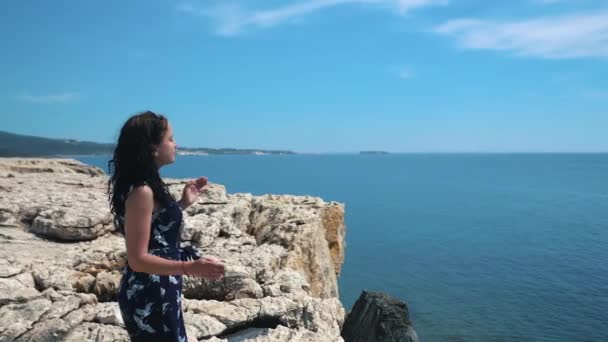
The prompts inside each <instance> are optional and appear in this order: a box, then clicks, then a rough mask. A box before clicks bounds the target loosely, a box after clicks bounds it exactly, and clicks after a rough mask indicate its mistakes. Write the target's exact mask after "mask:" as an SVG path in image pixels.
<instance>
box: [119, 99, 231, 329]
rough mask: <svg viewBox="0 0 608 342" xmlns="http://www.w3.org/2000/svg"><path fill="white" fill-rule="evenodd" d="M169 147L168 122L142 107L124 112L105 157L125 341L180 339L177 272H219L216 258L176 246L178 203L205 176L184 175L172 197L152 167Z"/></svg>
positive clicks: (183, 204)
mask: <svg viewBox="0 0 608 342" xmlns="http://www.w3.org/2000/svg"><path fill="white" fill-rule="evenodd" d="M176 148H177V145H176V144H175V141H174V140H173V128H172V127H171V124H170V123H169V122H168V121H167V119H166V118H165V117H163V116H162V115H157V114H155V113H153V112H150V111H148V112H144V113H141V114H138V115H135V116H133V117H131V118H130V119H129V120H127V122H126V123H125V124H124V126H123V127H122V129H121V131H120V137H119V138H118V144H117V145H116V149H115V150H114V156H113V159H112V160H111V161H110V162H109V164H108V165H109V168H110V173H111V177H110V180H109V182H108V194H109V200H110V208H111V211H112V213H113V214H114V222H115V224H116V226H117V228H118V230H119V231H121V232H122V233H123V234H124V236H125V239H126V246H127V264H126V266H125V268H124V270H123V276H122V278H121V281H120V290H119V293H118V304H119V306H120V311H121V313H122V317H123V320H124V322H125V326H126V328H127V331H128V333H129V336H130V337H131V340H132V341H187V340H188V339H187V337H186V330H185V327H184V319H183V316H182V310H181V293H182V277H181V276H182V275H184V274H186V275H191V276H199V277H204V278H207V279H214V280H217V279H221V278H222V277H223V276H224V265H223V264H222V263H221V262H220V261H219V260H217V259H215V258H211V257H204V258H201V257H200V256H199V255H198V252H197V251H196V250H194V249H192V248H181V247H180V235H181V229H182V210H184V209H186V208H187V207H188V206H190V205H192V204H193V203H194V202H195V201H196V200H197V198H198V196H199V194H200V192H201V190H202V189H203V188H204V187H205V186H206V185H207V179H206V178H205V177H201V178H199V179H197V180H195V181H191V182H189V183H187V184H186V186H185V187H184V190H183V192H182V198H181V199H180V200H179V201H176V200H175V198H174V197H173V196H172V195H171V193H170V192H169V190H168V188H167V185H166V184H165V183H164V182H163V180H162V179H161V177H160V174H159V169H160V168H161V167H163V166H164V165H167V164H171V163H173V162H174V161H175V154H176Z"/></svg>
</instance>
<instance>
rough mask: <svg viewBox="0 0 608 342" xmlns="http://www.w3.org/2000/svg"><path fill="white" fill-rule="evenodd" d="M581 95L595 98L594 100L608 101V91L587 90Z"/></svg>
mask: <svg viewBox="0 0 608 342" xmlns="http://www.w3.org/2000/svg"><path fill="white" fill-rule="evenodd" d="M581 94H582V95H583V96H585V97H588V98H593V99H600V100H605V99H608V89H592V90H585V91H583V92H582V93H581Z"/></svg>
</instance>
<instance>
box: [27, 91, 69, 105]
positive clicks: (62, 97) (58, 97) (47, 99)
mask: <svg viewBox="0 0 608 342" xmlns="http://www.w3.org/2000/svg"><path fill="white" fill-rule="evenodd" d="M79 97H80V94H78V93H75V92H71V93H61V94H52V95H30V94H21V95H19V96H18V98H19V99H20V100H22V101H25V102H30V103H43V104H48V103H69V102H73V101H76V100H77V99H78V98H79Z"/></svg>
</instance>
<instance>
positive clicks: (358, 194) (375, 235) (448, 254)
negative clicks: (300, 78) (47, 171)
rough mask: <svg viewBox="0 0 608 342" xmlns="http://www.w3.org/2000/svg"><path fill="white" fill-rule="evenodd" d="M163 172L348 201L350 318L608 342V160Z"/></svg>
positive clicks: (193, 165)
mask: <svg viewBox="0 0 608 342" xmlns="http://www.w3.org/2000/svg"><path fill="white" fill-rule="evenodd" d="M78 159H79V160H81V161H83V162H85V163H88V164H91V165H96V166H100V167H102V168H104V169H106V170H107V167H106V163H107V159H108V157H107V156H101V157H78ZM162 173H163V175H164V176H167V177H176V178H182V177H184V178H187V177H188V178H189V177H197V176H202V175H205V176H208V177H209V180H210V181H211V182H216V183H221V184H224V185H226V187H227V190H228V191H229V192H231V193H234V192H250V193H253V194H257V195H259V194H265V193H273V194H299V195H313V196H319V197H322V198H323V199H325V200H326V201H332V200H333V201H339V202H343V203H345V205H346V225H347V236H346V241H347V248H346V260H345V263H344V266H343V269H342V274H341V276H340V279H339V284H340V291H341V300H342V302H343V303H344V306H345V307H346V308H347V309H349V308H350V307H351V306H352V304H353V303H354V301H355V300H356V299H357V297H358V296H359V294H360V292H361V290H362V289H369V290H375V291H385V292H387V293H389V294H391V295H394V296H396V297H398V298H400V299H402V300H404V301H406V302H407V303H408V306H409V309H410V314H411V318H412V321H413V324H414V326H415V329H416V330H417V332H418V335H419V337H420V339H421V341H423V342H434V341H608V154H391V155H354V154H344V155H291V156H278V155H277V156H271V155H268V156H253V155H251V156H250V155H244V156H179V157H178V160H177V162H176V163H175V164H173V165H170V166H167V167H166V168H164V169H163V170H162Z"/></svg>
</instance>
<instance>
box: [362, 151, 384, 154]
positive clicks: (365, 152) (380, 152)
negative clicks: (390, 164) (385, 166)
mask: <svg viewBox="0 0 608 342" xmlns="http://www.w3.org/2000/svg"><path fill="white" fill-rule="evenodd" d="M359 154H389V152H386V151H360V152H359Z"/></svg>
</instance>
